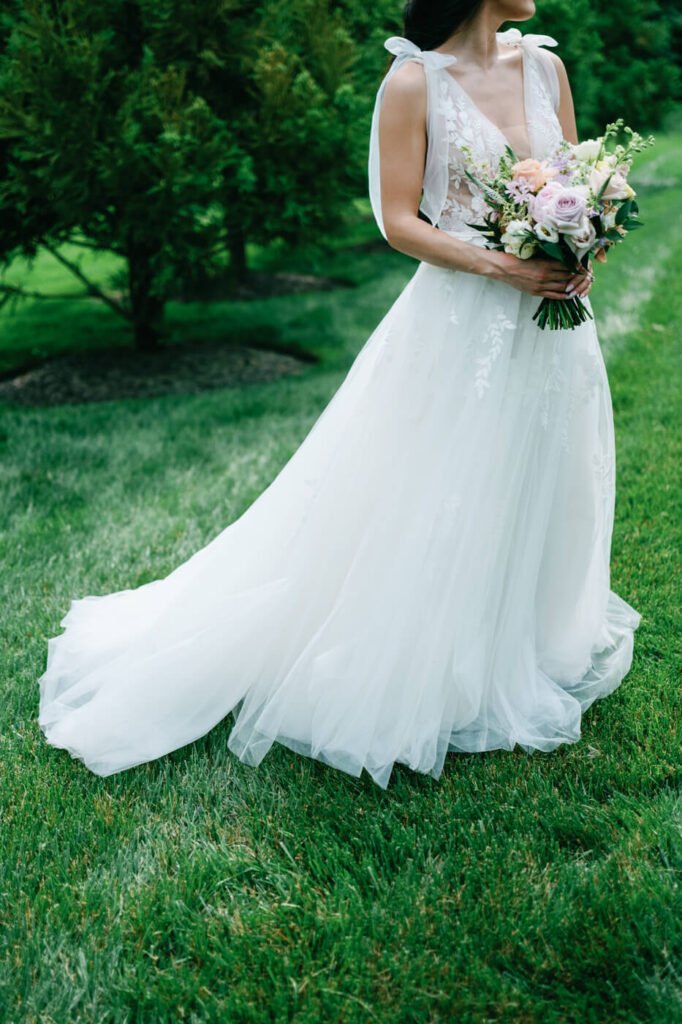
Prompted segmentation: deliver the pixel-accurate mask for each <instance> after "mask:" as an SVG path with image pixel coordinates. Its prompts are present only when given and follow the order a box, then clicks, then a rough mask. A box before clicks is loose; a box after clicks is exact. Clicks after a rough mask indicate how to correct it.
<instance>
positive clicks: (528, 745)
mask: <svg viewBox="0 0 682 1024" xmlns="http://www.w3.org/2000/svg"><path fill="white" fill-rule="evenodd" d="M534 7H535V5H534V4H533V3H532V2H531V0H478V2H475V0H474V2H470V3H466V2H450V3H448V2H443V0H438V2H424V0H414V2H411V3H408V4H407V5H406V8H405V37H404V38H403V37H393V38H391V39H389V40H387V42H386V44H385V45H386V48H387V49H388V50H389V51H390V52H391V53H392V54H393V55H394V61H393V63H392V64H391V66H390V69H389V71H388V74H387V75H386V77H385V78H384V81H383V82H382V84H381V86H380V88H379V92H378V94H377V99H376V106H375V110H374V118H373V122H372V130H371V138H370V162H369V177H370V197H371V200H372V206H373V209H374V212H375V215H376V218H377V222H378V224H379V227H380V229H381V231H382V233H383V234H384V235H385V237H386V238H387V239H388V241H389V243H390V244H391V245H392V246H393V247H395V248H396V249H399V250H401V251H402V252H404V253H408V254H409V255H411V256H413V257H414V258H415V259H417V260H418V261H419V264H418V266H417V268H416V271H415V273H414V275H413V277H412V278H411V280H410V281H409V282H408V284H407V285H406V287H405V288H404V290H403V292H402V294H401V295H400V296H399V297H398V299H397V301H396V302H395V303H394V305H393V306H392V307H391V308H390V309H389V311H388V312H387V313H386V315H385V316H384V318H383V320H382V321H381V322H380V323H379V324H378V326H377V327H376V329H375V330H374V332H373V333H372V335H371V336H370V337H369V339H368V340H367V341H366V343H365V345H364V346H363V348H362V349H361V351H360V352H359V354H358V356H357V357H356V359H355V361H354V363H353V364H352V366H351V368H350V371H349V372H348V375H347V376H346V378H345V380H344V381H343V383H342V384H341V386H340V387H339V389H338V391H337V392H336V393H335V395H334V396H333V397H332V399H331V401H330V402H329V404H328V406H327V407H326V408H325V409H324V411H323V412H322V414H321V415H320V416H319V418H318V419H317V420H316V422H315V423H314V425H313V427H312V429H311V430H310V432H309V434H308V436H307V437H306V438H305V439H304V441H303V443H302V444H301V445H300V447H299V448H298V449H297V451H296V452H295V453H294V454H293V456H292V457H291V458H290V459H289V461H288V462H287V463H286V465H285V466H284V467H283V469H282V470H281V471H280V472H279V474H278V475H277V477H276V478H275V479H274V480H273V481H272V483H270V485H269V486H268V487H266V489H265V490H264V491H263V492H262V493H261V495H260V496H259V497H258V498H257V499H256V501H255V502H254V503H253V504H252V505H251V506H250V507H249V508H248V509H247V510H246V511H245V512H244V513H243V514H242V515H241V516H240V517H239V518H238V519H237V520H236V521H235V522H233V523H231V524H230V525H228V526H227V527H226V528H225V529H224V530H223V531H222V533H220V534H219V535H218V536H217V537H215V538H214V540H212V541H211V542H210V543H209V544H208V545H207V546H206V547H204V548H203V549H202V550H200V551H198V552H197V553H196V554H195V555H193V556H192V557H191V558H190V559H189V560H188V561H186V562H185V563H184V564H182V565H180V566H179V567H178V568H176V569H175V570H174V571H173V572H171V573H170V575H168V576H166V577H165V578H163V579H159V580H155V581H153V582H151V583H147V584H145V585H144V586H140V587H138V588H137V589H134V590H123V591H120V592H117V593H111V594H108V595H104V596H97V597H96V596H89V597H84V598H81V599H79V600H74V601H72V602H71V607H70V609H69V611H68V614H67V615H66V617H65V618H64V619H63V620H62V626H64V627H65V630H64V632H63V633H61V634H60V635H59V636H57V637H54V638H52V639H50V640H49V642H48V658H47V668H46V671H45V673H44V675H43V676H42V677H41V679H40V715H39V724H40V727H41V728H42V730H43V732H44V734H45V736H46V738H47V740H48V742H49V743H51V744H53V745H54V746H55V747H60V748H64V749H65V750H67V751H69V753H70V754H71V755H72V756H73V757H77V758H80V759H81V760H82V761H83V762H84V763H85V764H86V765H87V767H88V768H89V769H90V770H91V771H93V772H96V773H97V774H98V775H110V774H112V773H114V772H119V771H122V770H123V769H127V768H130V767H132V766H133V765H136V764H140V763H141V762H145V761H150V760H152V759H153V758H158V757H161V756H162V755H164V754H166V753H167V752H168V751H171V750H175V749H177V748H178V747H181V746H183V745H184V744H187V743H190V742H191V741H193V740H195V739H197V738H198V737H200V736H203V735H204V734H205V733H207V732H208V731H209V730H210V729H211V728H212V727H213V726H215V725H216V723H218V722H220V721H221V720H222V719H224V718H225V717H226V716H227V715H228V714H229V713H230V712H231V713H232V715H233V717H234V722H233V723H232V724H231V729H230V731H229V734H228V733H226V741H227V745H228V747H229V748H230V750H231V751H232V752H233V753H234V754H235V755H236V756H237V757H239V758H240V759H241V760H242V761H244V762H245V763H246V764H249V765H257V764H258V763H259V762H260V761H261V760H262V759H263V757H264V756H265V755H266V753H267V752H268V750H269V749H270V747H271V746H272V744H273V742H275V741H277V742H279V743H280V744H283V745H285V746H286V747H288V748H290V749H291V750H293V751H296V752H298V753H300V754H304V755H307V756H309V757H314V758H317V759H319V760H320V761H323V762H325V763H326V764H328V765H332V766H334V767H335V768H338V769H341V770H342V771H344V772H348V773H350V774H352V775H355V776H358V775H360V774H361V772H362V769H363V768H366V769H367V771H368V772H369V774H370V775H371V777H372V778H373V779H374V781H375V782H376V783H377V784H378V785H379V786H381V787H384V788H385V787H386V786H387V784H388V781H389V778H390V775H391V771H392V768H393V765H394V763H395V762H400V763H402V764H405V765H408V766H409V767H410V768H412V769H414V770H415V771H418V772H424V773H429V774H430V775H432V776H433V777H435V778H438V777H439V775H440V774H441V771H442V769H443V764H444V760H445V755H446V753H447V752H448V751H449V750H453V751H468V752H471V751H484V750H492V749H495V748H504V749H507V750H511V749H512V748H513V747H514V745H515V744H518V745H519V746H520V747H521V748H522V749H523V750H525V751H527V752H531V751H533V750H543V751H549V750H552V749H554V748H556V747H557V746H558V745H559V744H561V743H574V742H576V741H577V740H579V738H580V731H581V715H582V712H583V711H584V710H585V709H586V708H587V707H588V706H589V705H590V704H591V703H592V702H593V701H594V700H595V699H597V698H600V697H604V696H606V695H607V694H608V693H610V692H611V691H613V690H614V689H615V688H616V687H617V686H618V685H619V683H620V682H621V680H622V678H623V677H624V675H625V674H626V673H627V672H628V670H629V668H630V664H631V659H632V650H633V631H634V630H635V629H636V628H637V626H638V624H639V621H640V616H639V614H638V613H637V612H636V611H635V610H634V609H633V608H631V607H630V606H629V605H628V604H627V603H626V602H625V601H623V600H622V599H621V598H620V597H618V596H617V595H616V594H615V593H613V592H612V591H611V590H610V577H609V559H610V545H611V532H612V526H613V513H614V488H615V457H614V435H613V415H612V408H611V398H610V392H609V386H608V381H607V377H606V371H605V368H604V362H603V359H602V356H601V352H600V348H599V344H598V340H597V333H596V330H595V326H594V324H593V323H592V321H587V322H586V323H584V324H582V325H581V326H580V327H579V328H577V329H576V330H574V331H560V330H554V331H553V330H545V331H541V330H540V329H539V328H538V327H537V326H536V325H535V323H534V322H533V320H532V314H533V312H534V311H535V309H536V307H537V305H538V302H539V301H540V299H539V297H540V296H551V297H553V298H562V299H563V298H565V297H566V296H567V295H568V296H570V295H580V296H582V298H583V301H584V302H585V304H586V305H587V306H588V308H590V306H589V298H588V297H587V296H588V292H589V289H590V284H591V272H583V273H582V274H579V275H578V274H576V275H572V274H571V273H570V272H568V271H567V270H565V269H564V267H563V266H562V265H561V264H560V263H559V262H557V261H554V260H550V259H537V260H535V259H533V260H527V261H524V260H520V259H517V258H516V257H515V256H512V255H508V254H506V253H501V252H497V251H490V250H487V249H486V248H485V247H484V242H483V240H482V236H481V235H480V234H479V233H478V232H477V231H476V230H475V229H473V228H471V227H469V226H468V224H470V223H471V222H480V221H481V216H482V214H483V212H484V206H483V201H482V196H481V195H480V193H479V192H478V191H477V188H476V186H474V185H473V184H471V183H470V181H469V179H468V178H467V177H466V176H465V174H464V166H465V153H464V151H463V148H464V147H465V146H466V147H468V150H469V152H470V153H471V155H473V157H474V158H475V159H477V160H479V161H480V160H481V159H484V160H488V161H489V162H490V163H491V164H494V163H495V161H496V160H497V159H498V158H499V157H500V156H501V155H502V154H503V153H504V149H505V145H506V144H507V143H509V144H510V145H511V146H512V148H513V149H514V151H515V153H516V154H517V156H518V158H519V159H523V158H536V159H541V158H543V157H545V156H548V155H549V154H550V153H551V152H552V150H553V149H554V147H555V146H556V144H557V142H558V141H559V140H560V139H561V138H562V136H563V137H564V138H566V139H568V140H569V141H571V142H576V141H577V136H576V126H575V120H574V114H573V105H572V100H571V93H570V88H569V84H568V80H567V77H566V72H565V70H564V66H563V64H562V62H561V60H560V59H559V58H558V57H557V56H555V55H554V54H553V53H551V52H550V51H549V50H548V49H546V47H553V46H556V43H555V41H554V40H553V39H551V38H550V37H548V36H537V35H536V36H534V35H522V34H521V33H520V31H519V30H518V29H510V30H508V31H506V32H499V31H498V30H499V28H500V26H501V24H502V23H503V22H504V21H506V20H512V21H525V20H527V19H528V18H530V17H531V15H532V14H533V12H534Z"/></svg>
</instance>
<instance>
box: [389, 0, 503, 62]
mask: <svg viewBox="0 0 682 1024" xmlns="http://www.w3.org/2000/svg"><path fill="white" fill-rule="evenodd" d="M483 3H484V0H450V2H444V0H408V2H407V3H406V4H405V7H404V8H403V24H404V26H405V27H404V31H403V35H404V37H405V39H409V40H410V42H412V43H415V44H416V45H417V46H418V47H419V49H420V50H433V49H434V47H436V46H440V45H441V43H444V42H445V40H446V39H449V37H450V36H451V35H452V33H453V32H456V31H457V29H458V28H460V26H461V25H465V24H466V23H467V22H468V21H471V19H472V18H474V17H475V15H476V14H477V13H478V11H479V10H480V9H481V7H482V6H483Z"/></svg>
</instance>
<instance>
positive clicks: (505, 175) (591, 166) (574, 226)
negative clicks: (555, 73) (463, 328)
mask: <svg viewBox="0 0 682 1024" xmlns="http://www.w3.org/2000/svg"><path fill="white" fill-rule="evenodd" d="M621 131H622V133H623V135H624V136H625V139H626V141H625V144H620V143H619V144H614V143H615V140H616V138H617V137H618V135H619V134H620V133H621ZM653 142H654V139H653V136H651V135H650V136H649V137H648V138H647V139H643V138H642V136H641V135H639V134H638V133H637V132H634V131H633V130H632V129H631V128H628V127H625V126H624V122H623V119H622V118H620V119H619V120H617V121H615V122H614V123H613V124H609V125H607V126H606V131H605V133H604V135H602V136H601V137H600V138H598V139H587V141H585V142H581V143H579V144H578V145H572V144H571V143H570V142H566V140H565V139H563V140H562V141H561V142H560V143H559V145H558V147H557V148H556V150H555V151H554V152H553V154H552V155H551V156H550V157H549V159H547V160H532V159H529V160H518V159H517V158H516V156H515V154H514V152H513V150H512V149H511V148H510V147H509V146H507V147H506V155H505V156H503V157H502V158H501V160H500V163H499V168H498V170H497V173H496V174H495V175H494V176H493V175H492V174H491V172H490V169H489V167H476V166H475V164H474V163H473V161H472V158H471V151H470V150H469V149H468V148H465V147H463V149H465V152H466V154H467V156H468V158H469V165H470V168H471V170H469V169H467V171H466V174H467V177H468V178H470V179H471V181H473V182H474V183H475V184H476V185H477V186H478V187H479V188H480V189H481V190H482V192H483V195H484V197H485V200H486V203H487V205H488V206H489V207H490V213H488V214H487V215H486V216H485V217H484V218H483V220H484V223H483V224H470V225H469V226H470V227H472V228H476V229H477V230H478V231H481V232H482V233H483V234H484V235H485V236H486V238H487V239H488V241H487V247H488V248H490V249H498V250H502V251H503V252H508V253H512V254H513V255H514V256H519V257H520V258H521V259H524V260H526V259H530V258H531V257H533V256H543V255H546V256H551V257H553V258H554V259H557V260H561V262H562V263H563V264H564V265H565V266H566V267H567V268H568V269H569V270H571V271H573V272H574V273H576V272H578V271H579V270H580V269H581V267H582V268H585V270H589V263H590V257H591V256H594V259H595V260H596V261H597V262H600V263H605V262H606V253H607V250H608V249H609V248H610V247H611V246H612V245H615V243H616V242H622V240H623V239H624V238H625V236H626V235H627V233H628V232H629V231H633V230H634V229H635V228H638V227H640V226H641V223H642V222H641V221H640V220H639V218H638V216H637V214H638V207H637V203H636V201H635V195H636V193H635V190H634V189H633V188H632V186H631V185H630V184H629V183H628V180H627V178H628V174H629V172H630V167H631V164H632V157H633V155H634V154H635V153H636V152H639V151H640V150H643V149H647V148H648V147H649V146H651V145H653ZM588 317H589V319H590V320H591V319H592V316H591V314H590V312H589V310H588V309H587V307H586V306H585V305H584V304H583V302H582V301H581V300H580V298H579V297H577V296H574V297H573V298H571V299H548V298H544V299H543V300H542V302H541V303H540V305H539V306H538V308H537V310H536V312H535V314H534V316H533V320H537V322H538V326H539V327H541V328H543V329H544V328H545V327H546V326H547V325H548V324H549V327H550V328H551V329H559V328H570V329H571V330H573V328H575V327H577V326H578V324H580V323H582V322H583V321H585V320H586V319H587V318H588Z"/></svg>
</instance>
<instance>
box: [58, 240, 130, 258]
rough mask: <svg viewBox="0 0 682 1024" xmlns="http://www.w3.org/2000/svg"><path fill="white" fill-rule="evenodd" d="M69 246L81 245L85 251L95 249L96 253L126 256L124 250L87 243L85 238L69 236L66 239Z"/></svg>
mask: <svg viewBox="0 0 682 1024" xmlns="http://www.w3.org/2000/svg"><path fill="white" fill-rule="evenodd" d="M64 241H65V242H68V244H69V245H79V246H81V247H82V248H83V249H93V250H94V251H95V252H113V253H115V255H116V256H125V253H124V252H123V249H117V248H116V247H115V246H113V245H97V243H96V242H86V241H85V239H84V238H73V237H72V236H71V235H67V236H66V238H65V239H64Z"/></svg>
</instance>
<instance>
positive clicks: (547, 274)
mask: <svg viewBox="0 0 682 1024" xmlns="http://www.w3.org/2000/svg"><path fill="white" fill-rule="evenodd" d="M490 255H491V256H493V257H494V262H495V274H494V276H495V277H496V278H497V279H498V280H500V281H504V282H506V284H510V285H511V286H512V288H518V290H519V291H522V292H527V294H529V295H539V296H541V297H542V298H545V299H570V298H573V297H574V296H575V295H586V294H587V292H588V291H589V289H590V285H591V283H592V282H591V279H590V276H589V275H588V272H587V271H583V272H582V273H579V274H574V273H572V271H570V270H568V269H567V268H566V267H565V266H564V264H563V263H562V262H561V260H553V259H530V260H522V259H519V257H518V256H512V255H511V253H506V252H494V253H491V254H490ZM589 274H591V271H590V272H589ZM567 289H568V290H567ZM573 289H575V290H573Z"/></svg>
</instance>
